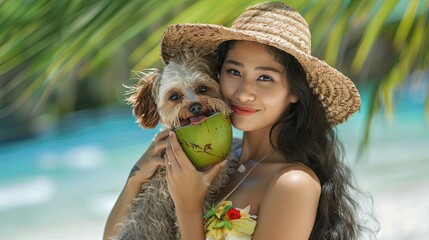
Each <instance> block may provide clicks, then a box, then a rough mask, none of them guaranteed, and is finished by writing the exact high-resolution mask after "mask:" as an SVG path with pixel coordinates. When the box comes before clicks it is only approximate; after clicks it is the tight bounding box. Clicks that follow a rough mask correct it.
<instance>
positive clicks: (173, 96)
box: [169, 93, 179, 101]
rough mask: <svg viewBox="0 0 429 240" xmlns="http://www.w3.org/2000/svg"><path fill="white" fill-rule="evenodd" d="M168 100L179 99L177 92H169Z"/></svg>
mask: <svg viewBox="0 0 429 240" xmlns="http://www.w3.org/2000/svg"><path fill="white" fill-rule="evenodd" d="M169 99H170V100H172V101H175V100H177V99H179V94H177V93H173V94H171V96H170V97H169Z"/></svg>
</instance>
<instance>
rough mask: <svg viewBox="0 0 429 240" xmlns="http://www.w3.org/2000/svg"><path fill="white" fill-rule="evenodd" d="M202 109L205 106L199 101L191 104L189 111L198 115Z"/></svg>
mask: <svg viewBox="0 0 429 240" xmlns="http://www.w3.org/2000/svg"><path fill="white" fill-rule="evenodd" d="M201 109H203V106H202V105H201V103H199V102H195V103H192V104H191V106H189V112H191V113H192V114H195V115H198V114H199V113H200V112H201Z"/></svg>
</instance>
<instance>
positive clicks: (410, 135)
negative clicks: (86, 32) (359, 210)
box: [0, 81, 429, 240]
mask: <svg viewBox="0 0 429 240" xmlns="http://www.w3.org/2000/svg"><path fill="white" fill-rule="evenodd" d="M423 85H424V86H426V87H425V88H422V87H421V86H422V85H420V87H419V88H415V87H413V86H412V85H410V86H406V87H403V88H401V90H400V91H397V92H396V93H395V94H396V100H397V101H396V104H395V112H394V116H393V118H392V119H391V120H389V119H388V118H387V117H386V116H385V114H384V113H383V112H381V113H379V114H377V115H376V116H375V119H374V122H373V125H372V127H371V129H372V135H371V138H370V145H369V147H368V148H367V150H366V152H365V153H363V154H362V155H361V158H360V159H357V155H358V146H359V143H360V141H361V139H362V136H363V132H364V121H365V118H366V115H367V112H368V106H369V104H368V96H367V94H368V93H367V92H368V91H362V99H363V104H362V108H361V110H360V111H359V112H358V113H357V114H355V115H354V116H353V117H352V118H351V119H350V120H349V121H348V122H346V123H344V124H342V125H340V126H338V128H337V130H338V134H339V136H340V138H341V139H342V141H343V143H344V148H345V158H346V160H347V162H348V163H349V164H350V166H351V167H352V169H353V171H354V173H355V176H356V182H357V184H358V185H359V186H360V188H361V189H362V191H363V192H366V193H369V194H371V195H372V198H373V204H374V208H373V209H374V215H375V216H376V217H377V218H378V220H379V221H380V225H381V230H380V233H379V236H378V239H389V240H396V239H398V240H399V239H413V240H418V239H427V237H428V236H429V124H428V119H427V118H425V113H424V97H425V92H426V91H427V87H428V84H427V81H426V84H423ZM41 121H42V122H43V117H42V118H41ZM47 129H48V130H46V131H44V132H43V133H41V134H39V135H38V136H36V137H33V138H30V139H25V140H20V141H15V142H10V143H2V144H1V145H0V239H8V240H18V239H31V240H38V239H40V240H42V239H43V240H48V239H81V240H85V239H101V237H102V232H103V228H104V224H105V221H106V218H107V215H108V213H109V211H110V209H111V207H112V206H113V204H114V201H115V200H116V198H117V196H118V194H119V192H120V191H121V189H122V186H123V184H124V183H125V180H126V178H127V176H128V172H129V170H130V169H131V168H132V166H133V165H134V162H135V161H136V160H137V159H138V158H139V157H140V155H141V154H142V153H143V152H144V151H145V149H146V147H147V146H148V144H149V143H150V142H151V140H152V139H153V137H154V135H155V134H156V133H157V132H158V131H159V129H160V127H157V128H155V129H152V130H144V129H141V128H139V127H138V125H137V124H136V123H135V119H134V117H133V116H132V114H131V110H130V108H129V107H128V106H123V105H119V106H108V107H105V108H102V109H96V110H84V111H79V112H75V113H73V114H70V115H69V116H66V117H64V118H63V119H62V120H61V121H59V122H58V123H56V124H54V125H52V126H51V127H49V128H47ZM234 135H235V136H236V137H240V132H239V131H237V130H235V131H234ZM365 206H367V205H365ZM368 209H370V208H368Z"/></svg>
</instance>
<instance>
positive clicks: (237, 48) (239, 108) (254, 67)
mask: <svg viewBox="0 0 429 240" xmlns="http://www.w3.org/2000/svg"><path fill="white" fill-rule="evenodd" d="M219 82H220V88H221V92H222V95H223V96H224V98H225V99H226V100H227V101H229V102H230V104H231V108H232V110H233V113H232V117H231V120H232V124H233V125H234V127H235V128H237V129H240V130H242V131H254V130H259V129H264V128H268V129H271V126H272V125H273V124H274V123H275V122H277V120H278V119H279V118H280V116H281V115H282V114H283V112H284V111H285V110H286V108H287V107H288V106H289V104H290V103H295V102H296V101H297V100H298V99H297V97H296V96H294V95H292V94H291V93H290V92H289V86H288V84H287V79H286V69H285V67H284V66H283V65H282V64H280V63H278V62H277V61H275V59H274V55H273V53H271V52H270V51H269V50H268V48H267V47H266V46H265V45H262V44H258V43H254V42H248V41H236V42H235V43H234V44H233V45H232V46H231V48H230V49H229V51H228V53H227V55H226V58H225V61H224V63H223V65H222V69H221V72H220V81H219Z"/></svg>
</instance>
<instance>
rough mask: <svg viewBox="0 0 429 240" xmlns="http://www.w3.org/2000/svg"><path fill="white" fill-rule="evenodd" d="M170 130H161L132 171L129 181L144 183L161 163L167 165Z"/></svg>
mask: <svg viewBox="0 0 429 240" xmlns="http://www.w3.org/2000/svg"><path fill="white" fill-rule="evenodd" d="M167 137H168V131H167V130H163V131H161V132H159V133H158V134H157V135H156V136H155V138H154V140H153V141H152V143H151V145H150V146H149V147H148V148H147V150H146V152H145V153H144V154H143V155H142V156H141V157H140V159H139V160H138V161H137V163H136V164H135V165H134V167H133V169H132V170H131V172H130V175H129V177H128V181H132V182H134V183H138V184H140V185H142V184H143V183H144V182H145V181H146V180H148V179H149V178H151V177H152V175H153V174H154V172H155V171H156V169H157V168H158V167H159V166H160V165H165V160H164V158H163V157H165V151H166V148H167Z"/></svg>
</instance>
